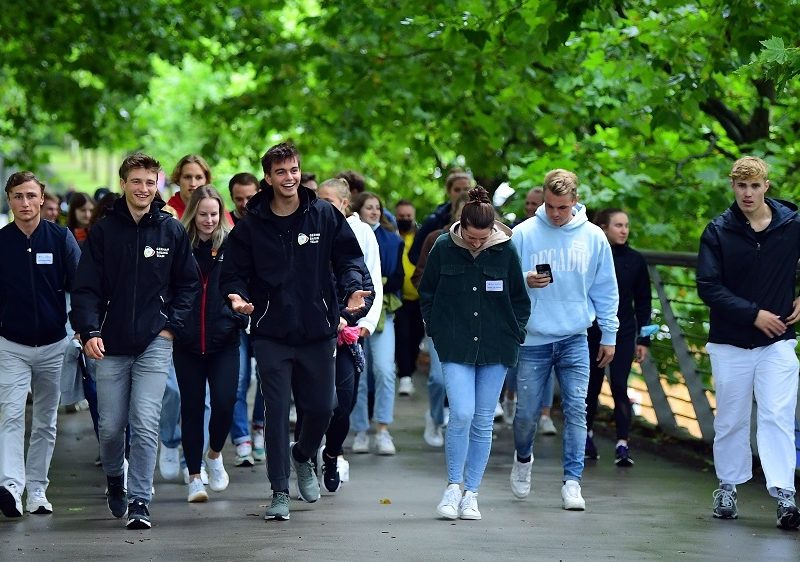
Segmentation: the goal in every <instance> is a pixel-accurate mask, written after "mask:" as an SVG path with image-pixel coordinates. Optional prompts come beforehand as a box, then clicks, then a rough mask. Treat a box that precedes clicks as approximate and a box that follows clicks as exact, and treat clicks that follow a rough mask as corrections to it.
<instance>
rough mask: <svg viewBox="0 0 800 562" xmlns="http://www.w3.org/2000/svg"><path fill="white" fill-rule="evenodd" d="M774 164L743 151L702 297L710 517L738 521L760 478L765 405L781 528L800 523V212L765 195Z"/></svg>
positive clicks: (707, 250)
mask: <svg viewBox="0 0 800 562" xmlns="http://www.w3.org/2000/svg"><path fill="white" fill-rule="evenodd" d="M767 172H768V168H767V163H766V162H764V161H763V160H761V159H760V158H754V157H752V156H746V157H744V158H741V159H739V160H737V161H736V162H735V163H734V164H733V169H732V171H731V175H730V177H731V187H732V188H733V195H734V198H735V201H734V203H733V204H732V205H731V206H730V208H729V209H728V210H726V211H725V212H724V213H722V214H721V215H720V216H718V217H717V218H715V219H714V220H713V221H711V222H710V223H709V224H708V226H707V227H706V229H705V231H704V232H703V236H702V238H700V253H699V256H698V260H697V293H698V295H700V298H701V299H703V301H704V302H705V303H706V304H707V305H708V307H709V309H710V320H711V326H710V328H709V331H708V343H707V344H706V350H707V351H708V355H709V357H710V358H711V371H712V373H713V375H714V387H715V390H716V398H717V412H716V417H715V418H714V433H715V435H714V468H715V469H716V472H717V478H719V488H718V489H717V490H716V491H715V492H714V504H713V515H714V517H717V518H720V519H736V518H737V517H738V510H737V505H736V485H737V484H743V483H744V482H747V481H748V480H750V478H752V477H753V456H752V453H751V451H750V411H751V409H752V407H753V396H754V395H755V399H756V402H757V403H758V427H757V432H756V439H757V441H758V452H759V456H760V459H761V467H762V468H763V469H764V476H766V479H767V490H768V492H769V494H770V495H771V496H772V497H774V498H776V500H777V503H778V506H777V525H778V527H781V528H783V529H796V528H797V527H798V526H800V512H798V509H797V505H796V504H795V499H794V493H795V488H794V477H795V464H796V451H795V442H794V428H795V407H796V405H797V369H798V361H797V355H795V349H794V348H795V346H796V345H797V336H796V335H795V329H794V326H793V324H794V323H795V322H797V320H798V318H800V297H796V295H795V278H796V270H797V261H798V259H800V216H798V214H797V208H796V207H795V206H794V205H793V204H791V203H786V202H782V201H778V200H776V199H768V198H766V193H767V190H768V189H769V180H768V179H767Z"/></svg>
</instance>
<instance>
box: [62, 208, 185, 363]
mask: <svg viewBox="0 0 800 562" xmlns="http://www.w3.org/2000/svg"><path fill="white" fill-rule="evenodd" d="M163 206H164V203H163V201H157V200H154V201H153V203H152V205H151V207H150V212H149V213H147V214H146V215H144V216H143V217H142V218H141V220H140V221H139V223H138V224H137V223H136V222H134V220H133V217H132V216H131V213H130V211H129V210H128V205H127V203H126V202H125V198H124V197H122V198H120V199H118V200H117V201H115V202H114V206H113V207H112V208H111V209H110V210H109V211H108V213H107V214H106V216H105V217H104V218H102V219H101V220H100V221H98V222H97V224H95V225H94V226H93V227H92V229H91V230H90V231H89V237H88V238H87V239H86V243H85V245H84V248H83V254H82V255H81V261H80V264H79V265H78V274H77V281H76V287H75V289H74V291H73V292H72V312H71V318H72V326H73V327H74V328H75V331H76V332H78V333H79V334H80V336H81V339H82V340H83V342H84V343H86V341H88V340H89V338H92V337H97V336H99V337H102V338H103V344H104V346H105V350H106V355H138V354H139V353H142V352H143V351H144V350H145V349H146V348H147V346H148V345H149V344H150V342H151V341H152V340H153V338H155V337H156V335H158V333H159V332H160V331H161V330H163V329H165V328H166V329H168V330H170V331H171V332H173V333H174V334H177V333H179V332H180V331H181V329H182V328H183V324H184V320H185V318H186V316H187V315H188V314H189V311H190V310H191V308H192V305H193V304H194V301H195V295H196V294H197V291H198V289H199V283H198V277H197V263H196V262H195V259H194V256H193V255H192V248H191V245H190V244H189V237H188V236H187V234H186V230H184V228H183V226H182V225H181V223H180V222H178V221H177V220H175V219H174V218H173V217H172V215H170V214H168V213H165V212H163V211H162V210H161V207H163Z"/></svg>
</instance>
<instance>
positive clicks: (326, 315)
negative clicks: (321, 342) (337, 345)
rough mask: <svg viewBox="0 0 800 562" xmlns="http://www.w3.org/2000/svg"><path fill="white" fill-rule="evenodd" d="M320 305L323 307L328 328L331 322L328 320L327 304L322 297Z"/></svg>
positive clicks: (328, 310)
mask: <svg viewBox="0 0 800 562" xmlns="http://www.w3.org/2000/svg"><path fill="white" fill-rule="evenodd" d="M322 304H323V305H325V322H327V323H328V328H330V327H331V321H330V320H328V312H330V309H329V308H328V303H327V302H325V297H322Z"/></svg>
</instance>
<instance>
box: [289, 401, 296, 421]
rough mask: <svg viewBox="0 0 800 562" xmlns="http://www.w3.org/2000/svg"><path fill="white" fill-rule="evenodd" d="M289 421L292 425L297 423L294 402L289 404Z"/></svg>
mask: <svg viewBox="0 0 800 562" xmlns="http://www.w3.org/2000/svg"><path fill="white" fill-rule="evenodd" d="M289 423H290V424H292V425H295V424H296V423H297V407H296V406H295V405H294V404H292V405H291V406H289Z"/></svg>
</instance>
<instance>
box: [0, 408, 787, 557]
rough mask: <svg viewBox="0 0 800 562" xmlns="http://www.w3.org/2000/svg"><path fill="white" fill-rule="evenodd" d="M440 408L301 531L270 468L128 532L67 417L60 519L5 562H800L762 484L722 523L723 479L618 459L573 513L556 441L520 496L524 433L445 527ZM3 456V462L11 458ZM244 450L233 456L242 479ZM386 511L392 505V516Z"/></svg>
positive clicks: (57, 477)
mask: <svg viewBox="0 0 800 562" xmlns="http://www.w3.org/2000/svg"><path fill="white" fill-rule="evenodd" d="M425 402H426V399H425V396H424V394H420V393H418V394H417V396H415V397H414V398H412V399H407V398H403V399H398V401H397V422H396V424H395V426H394V428H393V430H392V433H393V435H394V437H395V442H396V444H397V446H398V450H399V453H398V455H397V456H396V457H378V456H375V455H371V454H370V455H350V457H349V458H350V461H351V482H349V483H348V484H345V485H344V486H343V487H342V489H341V490H340V491H339V492H337V493H336V494H327V493H323V497H322V499H321V500H320V501H319V502H317V503H316V504H313V505H309V504H303V503H301V502H296V501H295V502H292V506H291V507H292V519H291V521H288V522H283V523H279V522H265V521H264V520H263V519H262V514H263V511H264V507H265V502H266V501H267V498H268V496H269V494H268V491H267V488H268V486H267V483H266V476H265V471H264V467H263V464H262V465H259V466H256V467H255V468H236V467H233V466H230V467H229V469H228V470H229V473H230V475H231V484H230V487H229V488H228V489H227V490H226V491H225V492H222V493H214V492H209V493H210V495H211V500H210V501H209V502H208V503H206V504H188V503H187V502H186V496H185V487H184V486H183V485H182V484H180V485H179V484H174V483H166V482H163V481H161V480H160V478H159V477H157V478H156V483H155V485H156V497H155V498H154V500H153V503H152V505H151V513H152V516H153V521H154V527H153V529H152V530H150V531H128V530H126V529H125V528H124V526H123V524H122V522H121V521H120V520H116V519H113V518H112V517H111V516H110V514H109V512H108V509H107V508H106V505H105V500H104V496H103V489H104V486H105V481H104V477H103V473H102V471H101V470H100V469H98V468H95V467H94V465H93V460H94V458H95V456H96V455H97V445H96V442H95V440H94V435H93V433H92V431H91V425H90V419H89V414H88V412H81V413H77V414H69V415H62V416H60V419H59V424H60V425H59V436H58V443H57V445H56V452H55V457H54V460H53V466H52V469H51V472H50V476H51V482H52V483H51V486H50V489H49V490H48V496H49V499H50V501H51V502H52V503H53V505H54V508H55V514H53V515H51V516H31V515H25V517H24V518H23V519H22V520H8V519H4V518H2V517H0V561H1V562H10V561H16V560H25V561H29V560H30V561H35V560H70V561H71V560H107V559H117V560H125V561H128V560H197V561H204V560H236V561H238V560H314V561H323V560H403V561H410V560H443V561H449V560H495V559H498V560H502V559H509V558H517V559H520V560H759V561H760V560H795V561H796V560H800V536H799V535H798V533H796V532H785V531H780V530H778V529H776V528H775V504H774V502H773V501H772V499H771V498H769V497H768V496H767V494H766V492H765V491H764V488H763V483H762V482H754V483H751V484H748V485H745V486H742V487H740V489H739V494H740V495H739V498H740V499H739V512H740V519H739V520H738V521H718V520H714V519H713V518H712V517H711V515H710V506H711V492H712V490H713V489H714V487H715V479H714V476H713V474H712V473H710V472H709V471H708V470H700V469H696V468H692V467H686V466H682V465H680V464H677V463H676V462H673V461H670V460H669V451H666V452H665V453H666V454H665V455H664V456H654V455H652V454H647V453H643V452H640V451H639V452H636V451H635V450H634V452H635V453H636V454H635V459H636V466H635V467H633V468H631V469H618V468H616V467H615V466H614V464H613V461H612V460H611V459H612V456H613V452H612V447H613V445H612V443H611V442H610V441H604V440H602V439H601V440H599V442H598V444H599V446H600V448H601V457H602V458H601V460H599V461H597V462H596V463H592V464H591V465H589V466H587V468H586V471H585V474H584V482H583V490H584V491H583V494H584V497H585V499H586V502H587V511H586V512H583V513H581V512H567V511H563V510H562V509H561V506H560V501H561V500H560V486H561V482H560V476H561V469H560V439H559V438H558V437H556V438H552V437H540V438H539V439H538V441H537V448H536V461H535V463H534V484H533V485H534V492H533V494H532V495H531V497H530V498H528V499H527V500H524V501H520V500H516V499H514V498H513V496H512V495H511V492H510V490H509V485H508V476H509V471H510V467H511V459H512V445H511V434H510V430H509V429H508V428H507V427H504V426H500V425H498V426H496V432H495V434H496V439H495V443H494V447H493V451H492V456H491V459H490V461H489V467H488V469H487V472H486V476H485V478H484V481H483V486H482V488H481V494H480V509H481V512H482V514H483V520H482V521H455V522H451V521H444V520H439V519H437V518H436V513H435V506H436V504H437V502H438V501H439V499H440V497H441V493H442V491H443V489H444V485H445V482H446V480H445V470H444V454H443V452H442V451H441V450H432V449H430V448H428V447H426V446H425V445H424V444H423V441H422V438H421V434H422V425H423V421H422V420H423V413H424V411H425ZM0 454H1V452H0ZM232 456H233V449H232V448H231V447H227V448H226V450H225V458H226V459H227V461H228V464H230V461H231V459H232ZM384 500H389V502H390V503H389V502H385V501H384Z"/></svg>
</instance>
